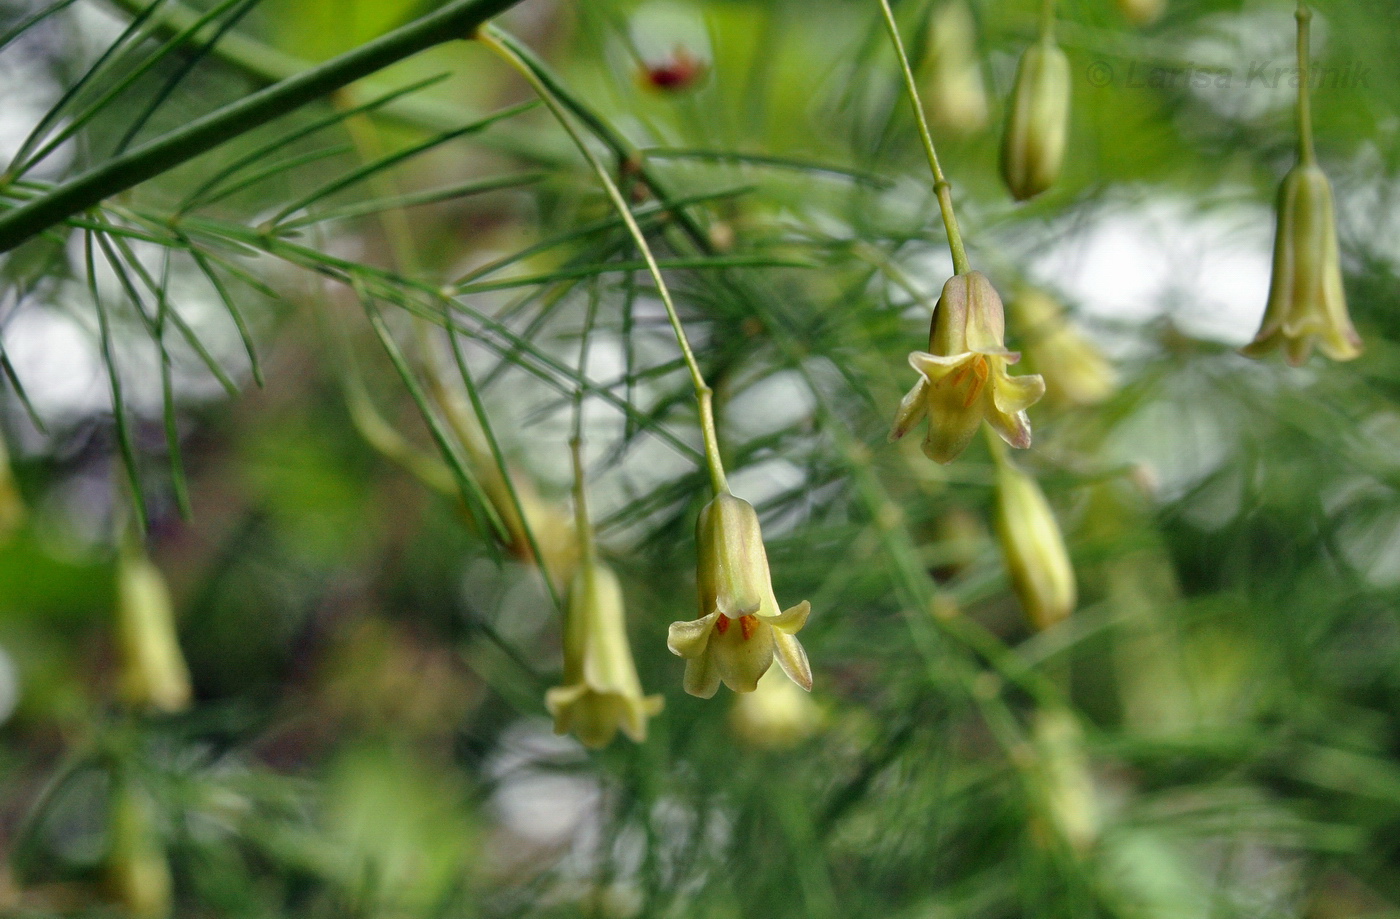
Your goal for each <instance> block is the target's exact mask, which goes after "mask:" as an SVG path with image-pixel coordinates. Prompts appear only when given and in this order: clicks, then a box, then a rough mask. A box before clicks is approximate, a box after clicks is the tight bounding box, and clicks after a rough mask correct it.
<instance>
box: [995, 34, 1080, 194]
mask: <svg viewBox="0 0 1400 919" xmlns="http://www.w3.org/2000/svg"><path fill="white" fill-rule="evenodd" d="M1069 99H1070V74H1069V58H1068V57H1066V56H1065V52H1064V51H1063V50H1061V48H1060V46H1059V45H1057V44H1055V43H1054V42H1053V41H1051V40H1049V39H1048V38H1043V39H1041V40H1040V41H1037V42H1036V43H1035V44H1033V45H1031V46H1030V47H1029V48H1027V49H1026V50H1025V53H1023V54H1022V55H1021V62H1020V63H1019V64H1018V65H1017V66H1016V85H1015V87H1014V88H1013V89H1012V91H1011V103H1010V106H1009V107H1008V110H1007V117H1006V135H1005V136H1004V137H1003V138H1002V148H1001V174H1002V178H1004V179H1005V180H1006V186H1007V188H1009V189H1010V190H1011V195H1012V197H1014V198H1015V199H1016V200H1017V201H1025V200H1026V199H1028V198H1034V197H1035V196H1036V195H1038V194H1040V193H1041V192H1043V191H1045V190H1046V189H1047V188H1049V187H1050V186H1051V185H1053V184H1055V180H1056V179H1057V178H1059V175H1060V168H1061V166H1063V164H1064V159H1065V141H1066V138H1067V137H1068V134H1069Z"/></svg>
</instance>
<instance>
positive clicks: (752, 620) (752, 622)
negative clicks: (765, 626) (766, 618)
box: [739, 616, 758, 641]
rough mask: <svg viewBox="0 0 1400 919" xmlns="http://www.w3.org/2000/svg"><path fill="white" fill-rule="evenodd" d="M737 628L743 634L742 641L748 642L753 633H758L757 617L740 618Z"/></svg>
mask: <svg viewBox="0 0 1400 919" xmlns="http://www.w3.org/2000/svg"><path fill="white" fill-rule="evenodd" d="M739 628H740V629H741V630H742V631H743V633H744V641H748V640H749V639H750V638H752V637H753V633H754V632H757V631H758V617H757V616H740V617H739Z"/></svg>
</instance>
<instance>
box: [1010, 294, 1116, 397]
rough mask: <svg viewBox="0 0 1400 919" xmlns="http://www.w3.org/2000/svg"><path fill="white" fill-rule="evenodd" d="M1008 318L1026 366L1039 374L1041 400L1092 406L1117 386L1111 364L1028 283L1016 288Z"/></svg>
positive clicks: (1061, 311) (1053, 303)
mask: <svg viewBox="0 0 1400 919" xmlns="http://www.w3.org/2000/svg"><path fill="white" fill-rule="evenodd" d="M1011 323H1012V328H1013V329H1014V330H1015V331H1016V333H1017V337H1018V340H1020V341H1021V343H1022V347H1023V349H1024V352H1025V356H1026V363H1027V365H1028V366H1030V368H1031V369H1033V370H1035V371H1036V372H1038V373H1039V374H1040V375H1041V376H1043V377H1045V396H1046V399H1047V401H1055V402H1058V403H1061V404H1064V405H1094V404H1096V403H1099V402H1102V401H1103V400H1104V399H1107V398H1108V397H1109V396H1110V395H1112V394H1113V390H1114V389H1115V387H1116V386H1117V385H1118V375H1117V373H1116V372H1115V371H1114V369H1113V365H1112V364H1111V363H1109V361H1108V358H1106V357H1104V355H1103V352H1102V351H1100V350H1099V349H1098V348H1097V347H1095V345H1094V343H1093V342H1091V341H1089V339H1087V338H1085V337H1084V335H1083V333H1082V332H1081V331H1080V330H1079V329H1078V328H1077V327H1076V326H1075V325H1074V323H1072V322H1071V321H1070V320H1069V319H1068V318H1067V317H1066V316H1065V311H1064V309H1063V308H1062V307H1061V306H1060V304H1059V303H1057V302H1056V301H1055V300H1054V298H1053V297H1051V296H1050V295H1049V294H1047V293H1045V292H1044V291H1042V290H1036V289H1035V288H1029V287H1028V288H1026V289H1024V290H1022V291H1020V292H1019V293H1018V294H1017V295H1016V297H1015V299H1013V300H1012V301H1011Z"/></svg>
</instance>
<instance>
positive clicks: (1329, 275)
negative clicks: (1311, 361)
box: [1241, 162, 1361, 366]
mask: <svg viewBox="0 0 1400 919" xmlns="http://www.w3.org/2000/svg"><path fill="white" fill-rule="evenodd" d="M1314 343H1316V344H1317V348H1318V350H1319V351H1321V352H1322V353H1323V354H1325V355H1327V356H1328V357H1330V358H1331V359H1332V360H1334V361H1349V360H1351V359H1352V358H1355V357H1357V356H1358V355H1360V354H1361V336H1359V335H1357V334H1356V329H1355V328H1353V327H1352V324H1351V317H1350V316H1349V315H1348V314H1347V300H1346V292H1345V291H1344V290H1343V288H1342V260H1341V254H1340V252H1339V250H1338V246H1337V220H1336V216H1335V214H1334V213H1333V205H1332V186H1331V184H1330V183H1329V182H1328V181H1327V175H1326V173H1324V172H1323V171H1322V169H1321V168H1319V167H1318V166H1317V165H1316V164H1315V163H1310V162H1303V163H1300V164H1299V165H1297V166H1295V167H1293V169H1292V170H1291V171H1290V172H1289V173H1288V175H1287V176H1286V177H1285V178H1284V180H1283V185H1282V186H1281V187H1280V188H1279V196H1278V229H1277V232H1276V235H1275V237H1274V270H1273V277H1272V280H1271V281H1270V284H1269V303H1268V306H1267V307H1266V308H1265V310H1264V321H1263V323H1262V324H1261V325H1260V327H1259V334H1258V335H1256V336H1255V337H1254V341H1252V342H1250V343H1249V344H1248V345H1246V346H1245V347H1244V348H1242V349H1241V351H1242V352H1243V353H1244V354H1247V355H1248V356H1250V357H1260V356H1261V355H1264V354H1267V353H1268V352H1270V351H1272V350H1273V349H1275V348H1277V347H1279V346H1280V345H1282V346H1283V349H1284V353H1285V354H1286V355H1287V357H1288V362H1289V363H1290V364H1293V365H1295V366H1296V365H1298V364H1301V363H1303V362H1304V361H1306V360H1307V359H1308V354H1309V353H1310V352H1311V351H1312V347H1313V344H1314Z"/></svg>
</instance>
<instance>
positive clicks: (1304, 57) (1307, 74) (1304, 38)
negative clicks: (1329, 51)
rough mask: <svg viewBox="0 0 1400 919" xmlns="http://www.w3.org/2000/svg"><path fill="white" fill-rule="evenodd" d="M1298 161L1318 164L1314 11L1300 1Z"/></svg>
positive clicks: (1308, 164) (1309, 164)
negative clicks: (1312, 46)
mask: <svg viewBox="0 0 1400 919" xmlns="http://www.w3.org/2000/svg"><path fill="white" fill-rule="evenodd" d="M1296 16H1297V18H1298V159H1299V161H1300V162H1302V164H1303V165H1305V166H1311V165H1313V164H1315V163H1316V162H1317V151H1316V150H1314V149H1313V126H1312V54H1311V51H1310V48H1309V37H1310V36H1309V32H1310V31H1311V29H1310V26H1311V24H1312V10H1310V9H1308V5H1307V4H1306V3H1304V2H1303V0H1298V12H1297V13H1296Z"/></svg>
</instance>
